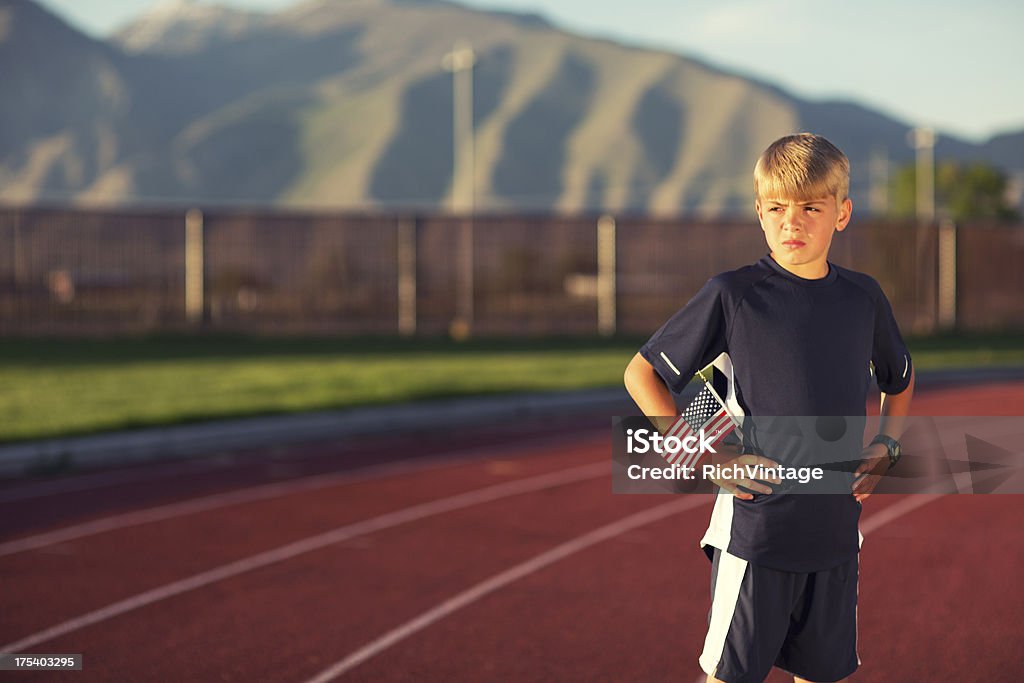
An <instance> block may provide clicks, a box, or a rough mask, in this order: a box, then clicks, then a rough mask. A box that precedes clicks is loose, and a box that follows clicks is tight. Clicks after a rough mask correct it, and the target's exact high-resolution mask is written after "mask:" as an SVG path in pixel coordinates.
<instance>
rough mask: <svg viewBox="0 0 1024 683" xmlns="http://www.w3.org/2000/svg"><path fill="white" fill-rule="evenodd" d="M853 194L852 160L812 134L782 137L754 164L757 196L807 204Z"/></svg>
mask: <svg viewBox="0 0 1024 683" xmlns="http://www.w3.org/2000/svg"><path fill="white" fill-rule="evenodd" d="M849 192H850V160H849V159H847V158H846V155H845V154H843V153H842V151H840V149H839V148H838V147H836V146H835V145H833V144H832V143H831V142H829V141H828V140H826V139H825V138H823V137H821V136H820V135H815V134H813V133H798V134H797V135H787V136H785V137H782V138H779V139H778V140H776V141H775V142H773V143H772V144H770V145H769V146H768V149H766V150H765V151H764V152H763V153H762V154H761V156H760V158H758V160H757V163H756V164H755V165H754V197H755V198H758V199H759V198H765V199H792V200H795V201H799V202H806V201H810V200H812V199H820V198H822V197H826V196H831V197H835V198H836V201H837V202H842V201H843V200H845V199H846V198H847V197H848V196H849Z"/></svg>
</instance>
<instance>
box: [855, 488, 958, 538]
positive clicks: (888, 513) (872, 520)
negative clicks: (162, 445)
mask: <svg viewBox="0 0 1024 683" xmlns="http://www.w3.org/2000/svg"><path fill="white" fill-rule="evenodd" d="M937 498H942V495H940V494H937V493H917V494H910V495H908V496H907V497H906V498H904V499H903V500H900V501H897V502H895V503H893V504H892V505H890V506H889V507H887V508H885V509H883V510H879V511H878V512H876V513H875V514H873V515H871V516H870V517H868V518H867V519H865V520H864V522H863V523H862V524H861V525H860V532H861V533H862V534H864V535H865V536H867V535H868V534H870V533H871V532H872V531H875V530H876V529H878V527H880V526H882V525H884V524H888V523H889V522H891V521H893V520H894V519H896V518H897V517H902V516H903V515H905V514H907V513H908V512H911V511H913V510H916V509H917V508H919V507H921V506H922V505H927V504H928V503H930V502H932V501H933V500H935V499H937Z"/></svg>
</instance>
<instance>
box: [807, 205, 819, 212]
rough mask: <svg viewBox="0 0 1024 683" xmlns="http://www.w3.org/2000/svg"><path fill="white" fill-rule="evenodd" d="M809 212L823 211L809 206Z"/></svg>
mask: <svg viewBox="0 0 1024 683" xmlns="http://www.w3.org/2000/svg"><path fill="white" fill-rule="evenodd" d="M807 210H808V211H820V210H821V209H818V208H816V207H814V206H808V207H807Z"/></svg>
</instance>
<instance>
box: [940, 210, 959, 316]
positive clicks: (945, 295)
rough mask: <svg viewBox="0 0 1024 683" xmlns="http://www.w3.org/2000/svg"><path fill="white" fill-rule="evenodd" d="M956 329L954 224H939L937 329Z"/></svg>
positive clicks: (942, 222) (947, 220) (950, 222)
mask: <svg viewBox="0 0 1024 683" xmlns="http://www.w3.org/2000/svg"><path fill="white" fill-rule="evenodd" d="M955 327H956V223H954V222H953V221H951V220H949V219H948V218H947V219H944V220H942V221H941V222H940V223H939V329H942V330H951V329H953V328H955Z"/></svg>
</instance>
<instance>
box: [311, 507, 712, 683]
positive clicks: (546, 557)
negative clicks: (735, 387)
mask: <svg viewBox="0 0 1024 683" xmlns="http://www.w3.org/2000/svg"><path fill="white" fill-rule="evenodd" d="M710 503H711V501H709V500H707V497H705V496H700V497H691V496H688V497H687V498H686V500H677V501H674V502H672V503H664V504H662V505H656V506H654V507H651V508H648V509H646V510H644V511H643V512H637V513H635V514H632V515H630V516H629V517H624V518H623V519H620V520H619V521H617V522H612V523H611V524H606V525H605V526H602V527H598V528H597V529H594V530H593V531H589V532H587V533H585V534H583V535H582V536H577V537H576V538H574V539H572V540H571V541H568V542H566V543H563V544H561V545H558V546H555V547H554V548H552V549H551V550H548V551H546V552H543V553H541V554H540V555H536V556H534V557H532V558H531V559H529V560H526V561H525V562H521V563H520V564H517V565H515V566H514V567H511V568H509V569H506V570H505V571H503V572H501V573H500V574H495V575H494V576H492V577H491V578H489V579H487V580H485V581H482V582H480V583H478V584H476V585H475V586H473V587H472V588H469V589H467V590H465V591H463V592H461V593H459V594H458V595H456V596H454V597H452V598H449V599H448V600H445V601H444V602H442V603H441V604H439V605H438V606H437V607H434V608H432V609H430V610H427V611H426V612H424V613H423V614H421V615H419V616H418V617H416V618H415V619H412V620H410V621H407V622H405V623H404V624H402V625H401V626H399V627H398V628H395V629H393V630H391V631H389V632H387V633H385V634H384V635H383V636H381V637H380V638H377V639H376V640H374V641H373V642H371V643H369V644H367V645H365V646H363V647H362V648H360V649H358V650H356V651H355V652H353V653H352V654H350V655H349V656H348V657H346V658H345V659H343V660H341V661H340V662H338V663H337V664H334V665H333V666H331V667H329V668H327V669H325V670H324V671H322V672H321V673H319V674H317V675H316V676H315V677H313V678H311V679H309V681H307V683H324V682H325V681H329V680H332V679H333V678H335V677H337V676H340V675H341V674H343V673H345V672H346V671H349V670H350V669H353V668H355V667H357V666H359V665H360V664H362V663H363V662H365V661H366V660H367V659H370V658H371V657H373V656H374V655H376V654H378V653H380V652H382V651H384V650H386V649H388V648H389V647H391V646H392V645H394V644H396V643H398V642H400V641H402V640H405V639H406V638H408V637H409V636H411V635H413V634H414V633H416V632H417V631H422V630H423V629H425V628H427V627H428V626H430V625H431V624H433V623H435V622H437V621H440V620H441V619H444V618H445V617H447V616H448V615H449V614H452V613H453V612H457V611H458V610H460V609H462V608H463V607H466V606H467V605H470V604H472V603H474V602H476V601H477V600H479V599H480V598H482V597H485V596H486V595H488V594H489V593H493V592H494V591H496V590H500V589H501V588H504V587H505V586H507V585H508V584H510V583H513V582H515V581H518V580H519V579H521V578H523V577H525V576H529V575H530V574H532V573H534V572H536V571H538V570H541V569H543V568H544V567H547V566H548V565H551V564H554V563H555V562H558V561H559V560H562V559H565V558H566V557H569V556H570V555H573V554H575V553H578V552H580V551H581V550H586V549H587V548H589V547H590V546H592V545H596V544H597V543H600V542H601V541H606V540H608V539H610V538H614V537H615V536H620V535H622V534H624V533H626V532H627V531H632V530H633V529H636V528H637V527H641V526H644V525H646V524H651V523H653V522H657V521H659V520H662V519H664V518H666V517H670V516H672V515H676V514H679V513H680V512H685V511H687V510H691V509H693V508H695V507H699V506H701V505H709V504H710Z"/></svg>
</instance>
